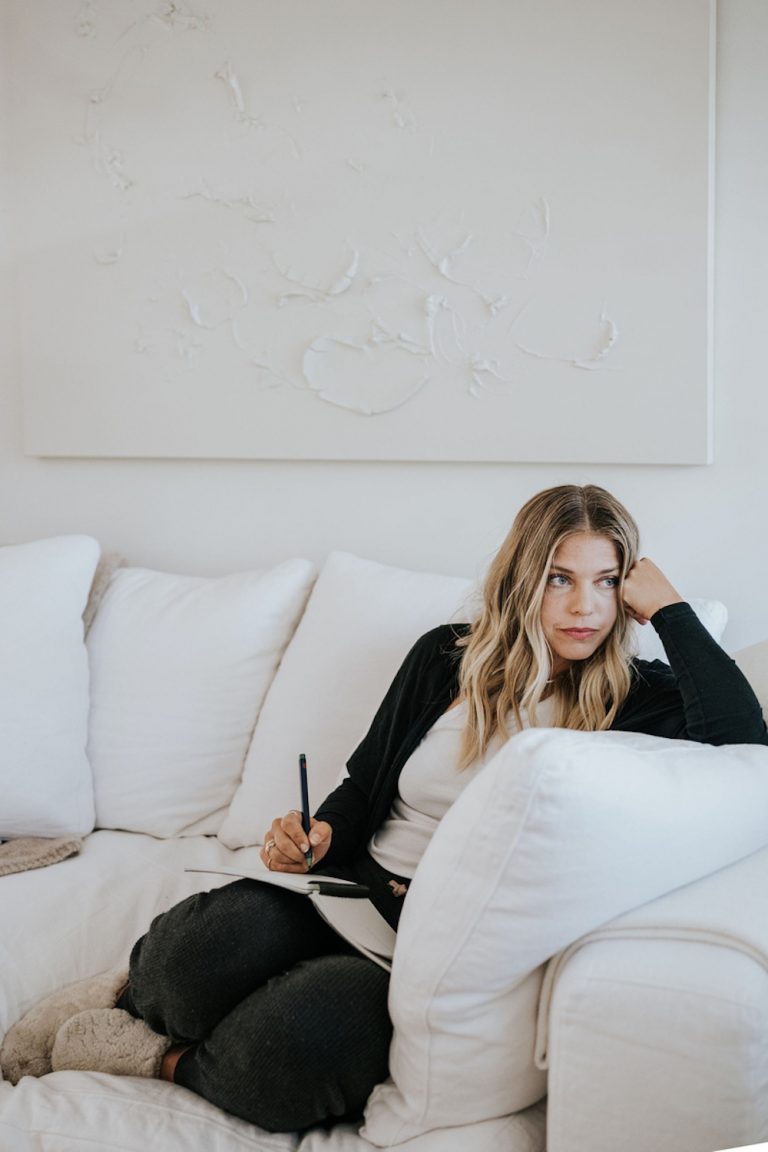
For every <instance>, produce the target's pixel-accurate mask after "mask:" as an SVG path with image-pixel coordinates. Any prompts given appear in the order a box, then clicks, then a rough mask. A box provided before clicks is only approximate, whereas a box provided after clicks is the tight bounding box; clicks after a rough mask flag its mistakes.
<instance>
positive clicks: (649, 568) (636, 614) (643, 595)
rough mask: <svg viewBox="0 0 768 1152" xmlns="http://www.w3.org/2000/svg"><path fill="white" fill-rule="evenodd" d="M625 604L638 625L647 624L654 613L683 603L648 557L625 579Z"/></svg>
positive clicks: (635, 566)
mask: <svg viewBox="0 0 768 1152" xmlns="http://www.w3.org/2000/svg"><path fill="white" fill-rule="evenodd" d="M622 593H623V597H624V604H625V605H626V608H627V611H628V612H629V614H630V616H631V617H632V618H633V619H634V620H637V622H638V624H647V623H648V621H649V620H650V618H651V616H653V614H654V612H658V611H659V609H660V608H666V606H667V605H668V604H680V603H682V600H683V598H682V596H681V595H680V593H679V592H678V591H677V589H676V588H674V587H673V586H672V584H670V582H669V580H667V578H666V576H665V575H664V573H663V572H662V571H661V569H660V568H657V567H656V565H655V564H654V562H653V560H648V559H647V557H642V559H640V560H637V561H636V562H635V563H634V564H633V565H632V567H631V568H630V570H629V572H627V575H626V576H625V578H624V586H623V589H622Z"/></svg>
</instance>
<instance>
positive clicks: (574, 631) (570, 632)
mask: <svg viewBox="0 0 768 1152" xmlns="http://www.w3.org/2000/svg"><path fill="white" fill-rule="evenodd" d="M560 631H561V632H563V633H564V634H565V635H566V636H571V637H572V638H573V639H574V640H588V639H589V637H590V636H594V635H595V633H596V632H597V631H598V629H597V628H561V629H560Z"/></svg>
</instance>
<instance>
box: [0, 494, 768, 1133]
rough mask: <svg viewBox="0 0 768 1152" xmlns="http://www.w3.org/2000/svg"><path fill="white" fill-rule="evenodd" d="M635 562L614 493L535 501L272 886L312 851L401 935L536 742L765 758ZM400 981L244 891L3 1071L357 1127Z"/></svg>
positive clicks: (249, 886)
mask: <svg viewBox="0 0 768 1152" xmlns="http://www.w3.org/2000/svg"><path fill="white" fill-rule="evenodd" d="M637 552H638V533H637V527H636V525H635V523H634V521H633V519H632V518H631V516H630V515H629V514H628V512H627V511H626V510H625V509H624V508H623V507H622V505H621V504H620V503H619V502H618V501H617V500H615V499H614V498H613V497H612V496H611V495H610V494H609V493H608V492H606V491H604V490H603V489H601V488H598V487H595V486H593V485H586V486H584V487H578V486H574V485H563V486H561V487H557V488H551V489H548V490H546V491H544V492H540V493H539V494H538V495H536V496H534V497H533V498H532V499H531V500H529V501H528V503H527V504H526V505H525V506H524V507H523V508H522V509H521V511H520V513H519V514H518V516H517V517H516V519H515V522H514V524H513V526H512V529H511V531H510V533H509V535H508V536H507V538H506V540H505V541H504V543H503V544H502V546H501V548H500V550H499V552H498V554H497V556H496V557H495V559H494V561H493V564H492V566H491V568H490V571H489V573H488V577H487V580H486V583H485V588H484V596H483V606H482V611H481V613H480V616H479V618H478V619H477V620H476V621H475V622H474V623H473V624H471V625H470V624H467V625H443V626H441V627H439V628H436V629H433V630H432V631H431V632H428V633H427V634H426V635H425V636H422V637H421V639H420V640H419V641H417V643H416V644H415V645H414V647H413V648H412V650H411V652H410V653H409V654H408V656H407V657H406V659H405V661H404V663H403V665H402V667H401V668H400V670H399V672H398V673H397V676H396V677H395V680H394V681H393V683H392V686H391V687H390V689H389V691H388V693H387V695H386V697H385V698H384V701H383V702H382V704H381V706H380V708H379V710H378V712H377V714H376V716H375V718H374V720H373V723H372V725H371V728H370V730H369V732H368V734H367V735H366V737H365V739H364V740H363V742H362V744H361V745H360V746H359V747H358V749H357V750H356V751H355V752H354V754H353V755H352V757H351V759H350V761H349V765H348V768H349V775H348V777H347V778H346V779H345V780H344V782H343V783H342V784H341V785H340V786H339V787H338V788H336V789H335V790H334V791H333V792H332V793H331V794H330V795H329V796H328V797H327V799H326V800H325V801H324V802H323V803H322V804H321V806H320V808H319V809H318V811H317V812H316V814H315V816H314V818H313V819H312V822H311V830H310V833H309V836H308V837H307V836H306V835H305V833H304V831H303V829H302V826H301V821H300V816H299V814H298V813H297V812H290V813H288V814H287V815H286V816H283V817H278V818H277V819H275V820H274V821H273V822H272V826H271V828H270V829H269V831H268V832H267V833H266V835H265V845H264V848H263V849H262V853H261V855H262V859H263V860H264V862H265V863H266V864H267V866H268V867H269V868H270V869H272V870H275V871H281V872H304V871H306V870H307V860H306V854H307V853H308V852H309V851H310V850H311V852H312V854H313V855H312V861H313V865H312V866H313V868H315V869H318V868H319V869H320V870H322V871H328V872H329V873H332V874H335V875H340V876H344V877H347V878H355V879H358V880H361V881H363V882H364V883H366V884H367V885H368V886H369V888H370V892H371V899H372V901H373V902H374V904H375V905H376V907H377V908H378V909H379V911H380V912H381V913H382V915H383V916H384V917H385V918H386V919H387V920H388V921H389V923H390V924H391V925H392V926H393V927H396V926H397V922H398V919H399V915H400V911H401V909H402V905H403V900H404V898H405V896H406V893H407V890H408V884H409V883H410V879H411V877H412V876H413V874H414V872H415V869H416V867H417V865H418V862H419V859H420V858H421V855H422V853H423V852H424V850H425V848H426V845H427V844H428V842H429V839H430V837H431V836H432V835H433V833H434V831H435V828H436V827H437V825H438V823H439V821H440V818H441V816H442V815H443V814H444V813H445V811H446V810H447V808H448V807H449V806H450V804H451V803H452V802H453V801H454V800H455V799H456V797H457V796H458V795H459V794H460V792H461V791H462V789H463V788H464V787H466V785H467V783H468V782H469V781H470V780H471V779H472V777H473V776H474V775H475V774H476V773H477V772H478V771H480V770H481V769H482V767H483V765H484V764H485V763H487V761H488V760H489V758H491V757H492V756H493V755H494V754H495V752H496V751H497V750H498V749H499V748H500V747H501V745H502V744H503V743H504V742H505V741H506V740H507V739H509V738H510V736H512V735H513V734H514V733H515V732H516V731H519V730H520V729H521V728H524V727H526V726H534V725H538V726H554V727H565V728H576V729H582V730H588V731H598V730H603V729H608V728H612V729H621V730H625V731H635V732H644V733H647V734H651V735H657V736H665V737H670V738H674V739H689V740H698V741H702V742H705V743H710V744H725V743H768V736H767V735H766V728H765V724H764V722H763V719H762V715H761V711H760V706H759V704H758V702H757V700H756V698H755V696H754V693H753V692H752V690H751V688H750V687H749V685H748V684H747V682H746V680H745V679H744V677H743V676H742V675H741V673H740V672H739V670H738V669H737V667H736V665H735V664H734V663H733V661H732V660H730V659H729V657H728V656H727V655H726V654H725V653H724V652H723V650H722V649H721V648H720V647H719V646H718V645H717V644H716V643H715V641H714V640H713V639H712V638H711V637H710V636H709V634H708V633H707V632H706V630H705V629H704V628H703V626H702V625H701V624H700V623H699V621H698V619H697V618H696V616H695V615H694V613H693V611H692V610H691V608H690V606H689V605H688V604H686V603H685V602H684V601H683V600H682V599H681V597H680V596H679V594H678V593H677V592H676V590H675V589H674V588H673V587H672V585H671V584H670V583H669V581H668V580H667V579H666V577H665V576H664V575H663V573H662V572H661V571H660V570H659V569H658V568H657V567H656V566H655V564H653V563H652V561H650V560H647V559H638V558H637ZM633 619H634V620H637V621H639V622H640V623H641V624H646V623H647V622H648V621H649V620H650V621H651V622H652V624H653V627H654V628H655V629H656V631H657V632H658V633H659V635H660V637H661V639H662V642H663V643H664V647H665V650H666V653H667V657H668V660H669V666H668V665H666V664H662V663H660V662H658V661H656V662H653V663H649V662H645V661H641V660H636V659H633V657H632V654H631V621H632V620H633ZM116 980H117V978H115V981H116ZM115 981H113V983H114V982H115ZM387 983H388V975H387V973H386V972H385V971H384V970H383V969H382V968H380V967H379V966H377V965H376V964H374V963H373V962H372V961H370V960H368V959H367V958H365V957H363V956H360V955H358V954H357V953H356V952H355V951H354V950H353V949H352V948H351V947H350V946H349V945H348V944H347V943H346V942H345V941H344V940H342V939H341V938H340V937H339V936H337V935H336V934H335V933H334V931H333V930H332V929H331V928H330V927H329V926H328V925H327V924H326V923H325V922H324V921H323V920H322V919H321V918H320V916H319V915H318V913H317V912H316V911H315V909H314V907H313V905H312V903H311V902H310V901H308V900H306V899H304V898H303V897H299V896H296V895H295V894H294V893H291V892H288V891H285V890H282V889H276V888H272V887H270V886H267V885H262V884H259V883H257V882H254V881H250V880H243V881H238V882H236V883H234V884H230V885H227V886H226V887H223V888H218V889H216V890H214V891H213V892H209V893H201V894H199V895H197V896H193V897H190V898H189V899H188V900H185V901H183V902H182V903H181V904H179V905H177V906H176V907H175V908H172V909H171V910H170V911H168V912H166V913H164V914H163V915H161V916H159V917H157V918H156V920H155V921H154V922H153V924H152V925H151V927H150V930H149V932H148V933H147V934H146V935H145V936H144V937H142V939H141V940H139V941H138V942H137V944H136V945H135V947H134V949H133V952H132V954H131V962H130V982H129V984H128V986H127V987H125V988H124V989H123V990H122V991H121V992H120V993H119V995H118V996H117V1001H116V990H115V988H114V987H113V986H110V987H109V988H107V991H106V992H105V987H106V985H105V983H104V980H103V979H102V981H101V984H99V983H98V980H97V981H91V982H88V981H85V982H81V983H80V984H79V985H76V986H74V987H73V988H70V989H69V990H64V991H63V992H60V993H57V994H56V995H55V996H54V997H51V998H49V1000H48V1001H44V1002H43V1004H42V1005H41V1006H38V1008H37V1009H35V1010H34V1011H33V1013H31V1014H30V1015H29V1016H28V1017H27V1018H25V1020H24V1021H21V1022H20V1024H18V1025H16V1026H15V1029H12V1030H11V1032H10V1033H9V1035H8V1038H7V1040H6V1045H5V1046H4V1053H3V1054H4V1057H6V1056H7V1049H8V1044H9V1040H10V1041H11V1047H13V1045H14V1044H16V1046H17V1047H18V1046H19V1045H22V1046H23V1045H26V1047H27V1049H28V1051H27V1054H26V1056H25V1059H27V1066H30V1061H31V1059H32V1057H33V1056H34V1057H35V1058H38V1059H40V1048H41V1047H42V1046H44V1041H43V1040H42V1039H41V1037H42V1036H43V1034H44V1033H45V1034H55V1037H56V1039H55V1043H54V1046H53V1055H52V1064H53V1067H54V1068H73V1067H74V1068H90V1069H95V1070H101V1071H110V1072H128V1073H132V1074H143V1075H159V1076H161V1077H162V1078H164V1079H168V1080H174V1081H175V1082H176V1083H179V1084H183V1085H185V1086H186V1087H188V1088H190V1089H192V1090H193V1091H195V1092H197V1093H199V1094H200V1095H202V1096H204V1097H206V1098H207V1099H208V1100H211V1101H212V1102H214V1103H216V1104H218V1105H220V1106H221V1107H222V1108H224V1109H226V1110H227V1111H229V1112H232V1113H234V1114H236V1115H238V1116H241V1117H243V1118H245V1119H247V1120H251V1121H252V1122H254V1123H256V1124H259V1125H260V1126H261V1127H263V1128H266V1129H269V1130H272V1131H278V1130H294V1129H300V1128H305V1127H309V1126H311V1125H313V1124H317V1123H322V1122H329V1121H334V1120H337V1119H341V1118H342V1117H345V1118H350V1117H352V1116H356V1115H359V1113H360V1112H361V1111H362V1109H363V1107H364V1105H365V1101H366V1099H367V1097H368V1095H369V1093H370V1091H371V1089H372V1088H373V1086H374V1084H376V1083H378V1082H379V1081H380V1080H382V1079H384V1078H385V1077H386V1075H387V1056H388V1048H389V1040H390V1036H391V1025H390V1021H389V1016H388V1013H387ZM107 984H109V981H107ZM115 1002H116V1003H117V1007H116V1008H115V1007H112V1005H114V1004H115ZM105 1004H106V1007H105V1006H104V1005H105ZM90 1005H96V1007H90ZM78 1008H82V1009H84V1010H83V1011H80V1012H78V1011H77V1009H78ZM35 1013H37V1015H35ZM14 1037H15V1038H14ZM16 1057H17V1059H18V1053H17V1054H16ZM37 1067H38V1068H44V1067H45V1059H44V1058H43V1059H42V1061H41V1062H40V1063H39V1064H38V1065H37ZM6 1075H7V1073H6Z"/></svg>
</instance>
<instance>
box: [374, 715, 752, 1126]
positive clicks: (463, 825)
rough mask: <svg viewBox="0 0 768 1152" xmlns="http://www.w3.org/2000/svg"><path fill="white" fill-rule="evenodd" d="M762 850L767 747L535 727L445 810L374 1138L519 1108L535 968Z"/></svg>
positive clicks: (537, 1082) (531, 1031)
mask: <svg viewBox="0 0 768 1152" xmlns="http://www.w3.org/2000/svg"><path fill="white" fill-rule="evenodd" d="M766 844H768V748H766V747H763V746H761V745H730V746H725V747H719V748H718V747H712V746H710V745H707V744H696V743H693V742H689V741H682V740H678V741H675V740H665V739H662V738H660V737H655V736H645V735H637V734H635V733H628V732H599V733H593V732H573V731H569V730H562V729H561V730H555V729H529V730H528V731H526V732H523V733H521V734H520V735H519V736H516V737H514V738H513V739H512V740H510V741H509V743H508V744H506V745H505V746H504V747H503V748H502V749H501V751H500V752H499V753H498V754H497V755H496V756H495V757H494V758H493V760H492V761H491V762H490V763H489V764H488V765H487V767H486V768H485V769H484V770H483V772H481V773H480V774H479V775H478V776H477V777H475V779H474V780H473V781H471V783H470V784H469V785H468V787H467V788H466V790H465V791H464V792H463V793H462V795H461V796H460V797H459V799H458V800H457V801H456V803H455V804H454V805H453V806H452V807H451V808H450V809H449V811H448V813H447V814H446V816H445V817H444V818H443V820H442V821H441V824H440V826H439V828H438V830H437V833H436V834H435V836H434V838H433V839H432V841H431V843H430V845H429V847H428V848H427V851H426V853H425V855H424V857H423V858H422V861H421V863H420V865H419V868H418V870H417V872H416V876H415V878H414V880H413V882H412V884H411V889H410V892H409V894H408V899H407V900H406V903H405V906H404V909H403V915H402V919H401V921H400V928H399V931H398V940H397V946H396V949H395V957H394V964H393V970H392V984H391V988H390V997H389V1004H390V1011H391V1014H392V1019H393V1022H394V1026H395V1032H394V1037H393V1042H392V1049H391V1053H390V1071H391V1076H392V1080H391V1081H389V1082H387V1083H385V1084H383V1085H380V1086H379V1087H377V1088H375V1089H374V1091H373V1094H372V1096H371V1097H370V1099H369V1102H368V1105H367V1108H366V1118H365V1127H364V1128H363V1135H365V1136H366V1137H367V1139H368V1140H370V1141H372V1143H374V1144H377V1145H380V1146H382V1147H386V1148H390V1147H391V1146H392V1145H396V1144H399V1143H402V1142H403V1141H406V1140H408V1139H410V1138H411V1137H415V1136H418V1135H419V1134H421V1133H422V1132H426V1131H429V1130H430V1129H433V1128H440V1127H444V1126H445V1127H452V1126H454V1125H460V1124H470V1123H472V1122H474V1121H477V1120H484V1119H488V1118H490V1117H494V1116H503V1115H506V1114H507V1113H511V1112H516V1111H517V1110H519V1109H521V1108H525V1107H527V1106H528V1105H530V1104H532V1103H533V1102H534V1101H535V1100H536V1099H537V1098H538V1097H539V1096H541V1095H543V1093H544V1091H545V1085H544V1081H543V1079H542V1076H541V1073H540V1072H539V1071H538V1070H537V1069H536V1068H535V1067H534V1049H535V1031H536V1007H535V992H536V990H537V986H536V982H537V980H538V978H539V976H540V973H541V966H542V965H543V964H544V962H545V961H546V960H547V959H548V958H549V957H551V956H553V955H555V954H556V953H557V952H559V951H561V950H562V949H563V948H566V947H567V946H568V945H569V944H571V943H573V941H575V940H577V939H579V938H580V937H581V936H583V935H584V934H585V933H587V932H590V931H592V930H594V929H595V928H597V927H598V926H600V925H602V924H604V923H605V922H606V921H609V920H612V919H613V918H615V917H616V916H618V915H620V914H622V913H624V912H627V911H629V910H630V909H632V908H634V907H637V906H638V905H641V904H644V903H646V902H647V901H649V900H653V899H655V898H656V897H658V896H660V895H662V894H664V893H666V892H669V891H671V890H673V889H675V888H679V887H681V886H682V885H684V884H688V883H690V882H691V881H693V880H696V879H698V878H700V877H702V876H705V875H707V874H708V873H710V872H714V871H716V870H718V869H720V868H722V867H724V866H725V865H727V864H730V863H732V862H734V861H736V860H739V859H741V858H742V857H744V856H747V855H749V854H750V853H752V852H754V851H756V850H757V849H759V848H761V847H763V846H764V845H766Z"/></svg>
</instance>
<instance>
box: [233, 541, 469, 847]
mask: <svg viewBox="0 0 768 1152" xmlns="http://www.w3.org/2000/svg"><path fill="white" fill-rule="evenodd" d="M471 589H472V584H471V583H470V581H469V580H465V579H462V578H460V577H455V576H436V575H433V574H431V573H428V572H410V571H408V570H407V569H404V568H393V567H391V566H390V565H387V564H377V563H375V562H374V561H372V560H362V559H360V558H359V557H357V556H351V555H349V554H347V553H344V552H334V553H331V555H330V556H329V557H328V560H327V561H326V563H325V565H324V567H323V569H322V571H321V573H320V576H319V577H318V580H317V583H316V584H315V587H314V588H313V590H312V595H311V596H310V599H309V603H308V605H307V610H306V612H305V613H304V616H303V618H302V620H301V623H300V624H299V627H298V628H297V630H296V635H295V636H294V638H293V640H292V641H291V644H290V646H289V648H288V650H287V652H286V653H285V657H284V659H283V662H282V664H281V666H280V669H279V670H278V673H277V676H276V677H275V680H274V683H273V684H272V686H271V688H270V690H269V693H268V695H267V698H266V700H265V701H264V707H263V708H262V710H261V715H260V717H259V723H258V725H257V727H256V731H255V732H254V736H253V741H252V743H251V746H250V748H249V750H248V758H247V760H246V764H245V771H244V773H243V779H242V783H241V784H240V787H239V788H238V790H237V793H236V795H235V798H234V800H233V801H232V805H231V807H230V809H229V812H228V814H227V817H226V819H225V821H224V823H223V825H222V827H221V830H220V832H219V837H220V839H221V840H222V841H223V842H224V843H225V844H226V845H228V847H230V848H239V847H242V846H243V845H245V844H257V843H260V842H261V840H262V837H263V835H264V831H265V829H266V828H267V827H268V826H269V824H270V823H271V821H272V819H273V818H274V817H275V816H279V815H282V814H284V813H285V812H287V811H288V810H289V809H291V808H295V807H297V805H300V803H301V800H300V795H299V777H298V756H299V753H300V752H304V753H306V756H307V765H308V773H309V787H310V805H311V807H312V809H313V810H314V809H316V808H317V807H318V806H319V804H320V802H321V800H323V799H324V797H325V796H326V795H327V794H328V793H329V792H330V791H331V789H332V788H333V787H334V785H335V784H336V782H337V780H338V777H339V773H340V772H341V771H342V770H343V768H344V765H345V764H346V761H347V760H348V758H349V756H350V755H351V753H352V752H353V751H354V749H355V748H356V747H357V745H358V744H359V742H360V740H361V739H362V738H363V736H364V735H365V733H366V731H367V729H368V725H369V724H370V722H371V720H372V719H373V715H374V713H375V711H376V709H377V708H378V706H379V704H380V703H381V700H382V697H383V696H384V694H385V692H386V691H387V688H388V687H389V685H390V682H391V681H392V678H393V677H394V675H395V673H396V671H397V669H398V668H399V666H400V664H401V662H402V660H403V658H404V657H405V655H406V653H407V652H408V649H409V648H410V647H411V645H412V644H413V643H414V641H415V640H417V639H418V637H419V636H420V635H421V634H422V633H423V632H426V631H427V630H428V629H430V628H432V627H434V626H435V625H436V624H442V623H444V622H445V621H446V620H451V619H466V618H467V613H468V611H469V607H468V602H469V597H470V594H471Z"/></svg>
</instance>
